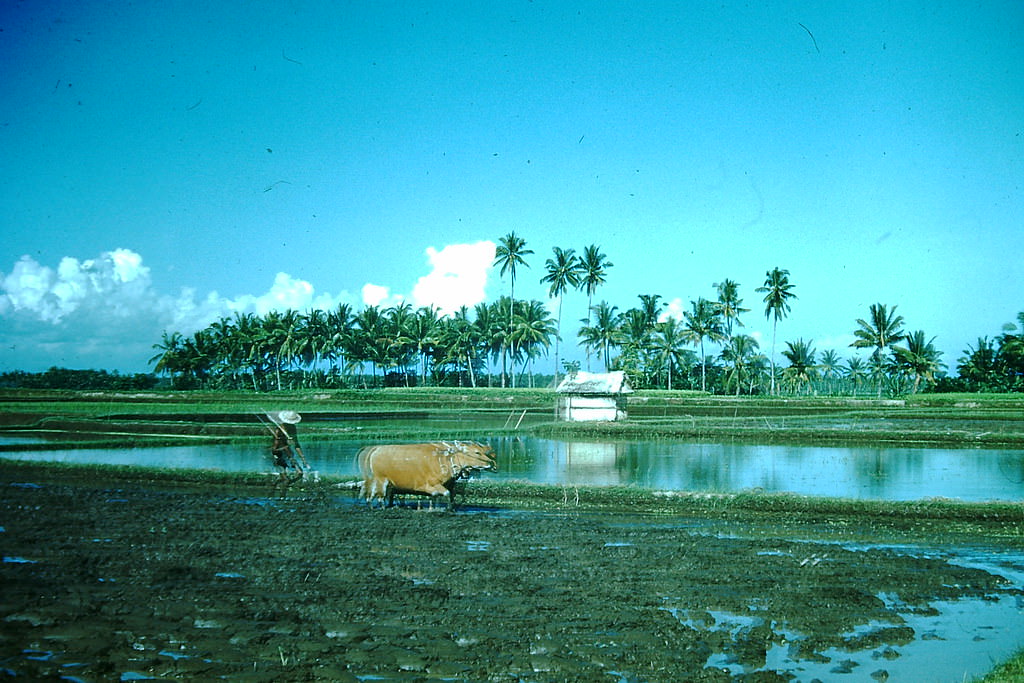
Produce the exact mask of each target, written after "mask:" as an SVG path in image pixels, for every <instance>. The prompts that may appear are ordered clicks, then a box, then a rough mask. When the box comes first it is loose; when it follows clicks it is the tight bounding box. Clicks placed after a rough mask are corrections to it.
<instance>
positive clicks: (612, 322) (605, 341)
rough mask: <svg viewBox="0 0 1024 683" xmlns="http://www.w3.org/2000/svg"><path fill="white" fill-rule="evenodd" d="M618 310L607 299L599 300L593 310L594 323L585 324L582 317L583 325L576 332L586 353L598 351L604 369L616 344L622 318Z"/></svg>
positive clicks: (608, 364) (585, 319)
mask: <svg viewBox="0 0 1024 683" xmlns="http://www.w3.org/2000/svg"><path fill="white" fill-rule="evenodd" d="M618 310H619V307H618V306H612V305H611V304H609V303H608V302H607V301H601V302H599V303H598V304H597V305H596V306H594V310H593V319H594V324H593V325H590V324H587V318H584V319H582V320H581V321H580V322H581V323H583V324H584V326H583V327H581V328H580V329H579V331H578V332H577V335H578V336H579V337H580V340H581V341H582V342H583V346H584V347H585V348H586V349H587V353H590V352H595V353H597V352H600V354H601V358H602V359H603V360H604V369H605V370H606V371H607V370H608V369H609V366H610V365H611V348H612V347H613V346H615V345H616V339H617V338H618V333H617V330H618V328H619V324H620V322H621V320H622V316H620V315H619V314H618V313H617V311H618Z"/></svg>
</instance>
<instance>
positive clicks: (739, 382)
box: [721, 334, 758, 396]
mask: <svg viewBox="0 0 1024 683" xmlns="http://www.w3.org/2000/svg"><path fill="white" fill-rule="evenodd" d="M757 350H758V343H757V340H756V339H754V338H753V337H751V336H750V335H749V334H737V335H735V336H732V337H729V339H728V340H727V342H726V345H725V348H724V349H722V353H721V358H722V360H723V361H724V362H725V363H726V365H727V366H728V370H726V374H725V386H726V388H728V387H729V385H730V384H732V383H733V382H735V383H736V395H737V396H739V395H740V387H741V386H743V383H744V382H745V381H746V380H747V378H748V377H749V376H750V375H751V374H752V372H751V366H752V363H753V360H754V357H755V356H757V355H758V353H757Z"/></svg>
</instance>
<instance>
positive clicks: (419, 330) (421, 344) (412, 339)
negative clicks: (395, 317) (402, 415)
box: [407, 305, 440, 384]
mask: <svg viewBox="0 0 1024 683" xmlns="http://www.w3.org/2000/svg"><path fill="white" fill-rule="evenodd" d="M439 324H440V317H439V316H438V311H437V309H436V308H434V306H433V305H431V306H421V307H420V308H419V310H417V311H416V316H415V317H414V318H413V319H412V320H411V321H410V324H409V328H408V330H407V336H408V339H409V343H410V344H411V345H412V347H413V348H415V349H416V353H417V354H418V355H419V357H420V381H421V382H423V383H424V384H426V381H427V358H429V357H430V353H431V350H432V347H433V345H434V344H435V343H436V342H437V333H438V325H439Z"/></svg>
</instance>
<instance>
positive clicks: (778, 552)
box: [0, 436, 1024, 683]
mask: <svg viewBox="0 0 1024 683" xmlns="http://www.w3.org/2000/svg"><path fill="white" fill-rule="evenodd" d="M305 441H306V444H305V445H306V451H307V455H308V456H311V457H312V460H313V464H314V467H316V468H317V469H318V471H319V472H320V473H321V474H322V475H323V476H324V481H325V482H328V483H320V484H319V485H314V484H308V485H306V486H304V487H303V486H299V487H296V488H295V489H293V490H292V491H291V492H289V493H288V495H287V496H286V497H283V498H278V497H272V496H271V495H270V492H269V491H268V490H267V487H262V486H255V485H244V486H242V485H226V484H217V483H216V476H214V477H213V479H211V483H209V484H205V485H200V484H184V483H180V484H175V483H173V482H171V483H168V480H167V479H161V480H159V481H152V482H150V481H147V480H146V478H145V474H144V473H142V474H127V475H120V474H115V475H112V479H111V480H110V481H96V480H95V479H90V478H88V477H86V476H85V475H76V474H75V472H76V470H75V469H74V468H71V469H67V470H62V469H53V468H47V467H45V466H43V465H42V463H44V462H69V463H83V464H84V463H89V464H95V463H106V464H123V465H135V466H145V467H172V468H183V469H200V470H206V471H208V472H216V471H220V472H224V473H235V472H242V473H245V472H265V471H267V470H268V469H269V467H268V465H267V460H266V453H265V452H264V451H263V450H262V449H261V448H260V447H259V446H257V445H253V444H229V445H216V446H210V445H203V446H175V447H171V448H139V449H103V448H100V449H57V450H50V451H47V450H42V451H15V452H6V453H4V455H3V457H4V458H7V459H8V461H9V462H8V463H7V464H5V465H4V466H3V467H0V544H2V547H3V563H2V564H0V581H2V582H3V585H4V587H5V589H4V592H3V598H2V601H0V671H3V672H4V673H5V674H6V675H13V676H16V677H22V678H24V679H25V680H33V679H39V678H59V677H64V678H66V679H68V680H87V681H91V680H117V679H121V680H133V679H143V678H178V679H182V678H192V679H196V678H214V677H224V678H227V679H229V680H267V681H270V680H295V679H303V680H340V681H345V680H348V681H356V680H363V681H368V680H395V681H407V680H408V681H412V680H455V681H520V680H523V681H575V680H578V681H597V680H607V681H611V682H613V683H614V682H616V681H678V680H695V681H702V680H707V681H730V680H739V679H742V678H743V677H745V676H757V677H758V680H801V681H810V680H815V679H817V680H823V681H831V680H842V681H884V680H889V681H919V680H929V681H962V680H964V679H965V678H967V679H969V678H970V677H972V676H975V675H980V674H982V673H984V672H985V671H987V670H988V669H990V668H991V667H992V666H993V665H994V664H995V663H997V662H998V661H1000V660H1002V659H1005V658H1006V657H1008V656H1009V655H1010V654H1012V653H1013V652H1014V651H1015V650H1016V649H1017V648H1019V647H1021V646H1024V601H1022V600H1024V598H1022V596H1024V541H1022V539H1021V528H1022V524H1024V519H1014V520H1008V521H1003V522H992V523H991V525H990V526H988V527H985V526H984V525H982V527H979V528H981V529H982V530H981V531H979V532H978V533H977V534H975V535H972V536H970V537H966V536H964V535H963V534H950V536H949V539H950V540H949V541H948V542H942V541H937V540H936V538H941V531H942V525H943V524H945V522H943V521H942V520H933V521H930V522H928V526H929V527H930V528H931V529H932V531H931V532H930V533H929V534H928V535H927V538H923V537H922V538H921V539H916V538H915V536H914V534H913V533H911V531H908V530H912V529H913V528H915V526H916V524H917V523H916V522H915V521H914V520H912V519H902V518H899V517H896V516H873V517H870V518H860V517H858V516H857V515H845V516H844V515H830V516H827V517H821V516H815V515H813V514H811V515H804V516H803V517H802V518H800V519H797V517H800V516H799V515H792V516H791V515H787V514H785V513H782V515H781V516H782V517H785V518H786V519H785V520H784V521H785V524H781V523H780V520H779V519H778V515H776V516H775V517H773V516H772V515H770V514H767V515H766V514H753V513H751V514H746V513H742V512H738V511H736V512H727V511H722V510H719V509H718V508H717V507H716V506H715V504H714V502H713V501H714V500H715V498H714V495H716V494H721V493H727V492H735V491H740V492H743V491H751V490H754V491H765V492H793V493H797V494H802V495H810V496H839V497H844V498H860V499H872V500H893V501H917V500H922V499H930V498H933V497H943V498H954V499H960V500H963V501H986V500H1009V501H1021V500H1024V484H1022V481H1021V479H1022V477H1021V476H1020V475H1021V471H1022V453H1021V452H1020V451H1014V450H998V449H986V450H973V449H972V450H966V449H935V448H927V449H903V448H898V449H888V448H887V449H878V448H862V447H852V448H834V447H828V448H819V447H812V446H801V447H793V446H753V445H742V444H707V443H678V442H672V441H650V442H638V443H626V442H602V443H597V442H570V441H561V440H555V439H542V438H537V437H532V436H520V437H506V436H503V437H500V438H493V439H490V440H489V441H490V442H491V443H492V445H494V446H495V448H496V450H497V452H498V460H499V465H500V467H501V470H500V471H499V472H498V473H497V474H495V475H491V474H487V475H483V477H481V479H482V480H483V479H486V480H487V481H490V480H492V479H495V480H497V481H511V482H517V481H522V482H533V483H541V484H552V485H557V486H560V487H563V488H565V487H574V486H580V487H582V486H587V487H590V488H588V489H587V490H588V495H590V494H589V492H592V491H594V487H600V486H605V485H624V484H625V485H629V486H632V487H636V488H638V489H644V490H654V491H658V492H663V493H668V492H671V493H680V494H682V493H684V492H689V493H691V494H693V493H694V492H696V495H698V496H700V495H702V494H708V495H709V496H710V499H711V500H712V503H709V506H708V507H707V509H706V510H704V511H702V512H694V511H689V512H682V513H680V514H675V515H664V514H662V515H644V514H631V513H626V512H622V511H621V510H619V511H607V510H606V511H599V512H588V511H586V508H584V507H579V508H577V507H574V506H573V505H571V504H570V503H571V499H567V504H566V505H565V506H564V507H563V508H562V509H557V510H547V511H538V510H531V509H528V508H525V507H524V508H518V507H516V506H509V507H504V506H503V507H494V506H491V507H481V506H480V505H479V503H478V504H477V506H476V507H473V503H474V501H473V495H472V487H473V482H470V483H469V486H468V497H467V502H468V504H469V505H468V506H466V507H463V508H460V510H459V511H457V512H456V513H455V514H439V513H436V512H434V513H431V512H426V511H418V510H416V509H414V508H413V507H412V506H411V505H407V506H405V507H399V508H396V509H389V510H373V511H371V510H367V509H366V508H365V507H363V506H361V505H359V504H357V503H356V502H355V501H354V499H353V497H352V495H351V494H350V493H348V492H347V491H344V490H342V489H339V488H336V487H334V486H333V485H331V484H330V483H329V482H330V481H331V478H332V477H350V476H353V475H354V474H355V471H354V465H353V458H354V454H355V452H356V450H358V448H359V447H361V446H362V445H364V444H363V442H362V441H361V440H359V439H351V440H349V439H329V440H317V439H315V438H308V439H305ZM801 520H802V521H801ZM949 524H950V525H951V528H952V526H953V525H955V522H954V521H953V520H950V522H949ZM783 527H785V528H784V529H783ZM830 529H835V533H834V534H830V533H829V530H830ZM954 539H955V540H954Z"/></svg>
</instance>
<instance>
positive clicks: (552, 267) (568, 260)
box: [540, 247, 580, 386]
mask: <svg viewBox="0 0 1024 683" xmlns="http://www.w3.org/2000/svg"><path fill="white" fill-rule="evenodd" d="M552 250H553V251H554V258H549V259H548V260H547V261H546V262H545V263H544V266H545V267H546V268H547V271H548V272H547V275H545V276H544V277H542V278H541V279H540V281H541V283H544V282H547V283H549V284H550V285H551V286H550V287H549V288H548V296H549V297H551V298H552V299H556V298H557V299H558V318H557V329H556V331H555V386H558V365H559V363H560V362H561V356H560V355H559V352H558V346H559V344H558V342H559V340H560V339H561V337H562V294H564V293H565V290H566V289H568V288H569V287H572V288H574V289H575V288H576V287H579V284H580V260H579V258H577V257H576V252H575V251H574V250H572V249H562V248H560V247H553V248H552Z"/></svg>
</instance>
